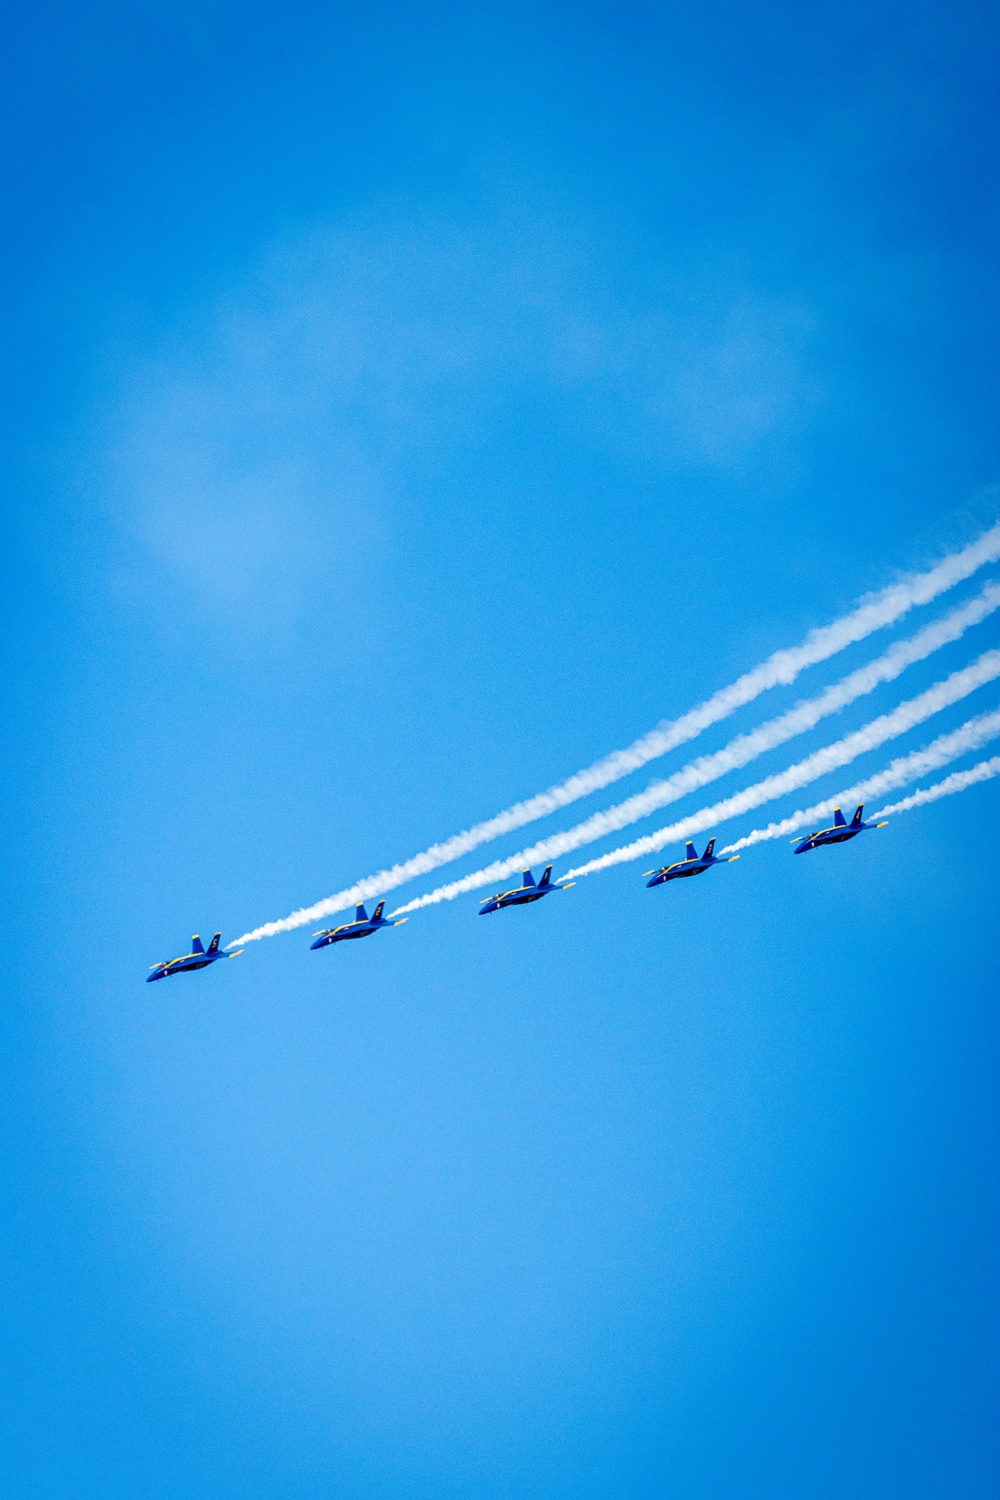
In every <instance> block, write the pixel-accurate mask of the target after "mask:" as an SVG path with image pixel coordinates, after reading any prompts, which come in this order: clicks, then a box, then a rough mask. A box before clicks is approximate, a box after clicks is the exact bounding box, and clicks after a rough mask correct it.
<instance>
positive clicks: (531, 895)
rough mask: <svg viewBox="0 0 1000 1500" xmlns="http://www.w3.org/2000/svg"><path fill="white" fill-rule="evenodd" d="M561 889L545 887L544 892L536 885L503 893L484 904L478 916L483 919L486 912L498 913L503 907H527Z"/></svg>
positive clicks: (555, 886) (553, 886) (556, 886)
mask: <svg viewBox="0 0 1000 1500" xmlns="http://www.w3.org/2000/svg"><path fill="white" fill-rule="evenodd" d="M561 889H562V887H561V886H558V885H549V886H546V887H545V889H544V890H542V889H540V888H539V887H538V886H537V885H528V886H519V887H518V888H517V890H516V891H504V893H503V895H502V896H494V897H493V900H492V901H487V902H485V904H484V905H483V906H482V908H481V909H480V913H479V915H480V916H482V917H485V915H486V913H487V912H490V911H500V910H501V909H502V908H503V907H505V906H527V905H528V904H529V903H530V902H532V901H541V899H542V897H543V896H548V895H549V894H550V893H551V892H552V891H558V890H561Z"/></svg>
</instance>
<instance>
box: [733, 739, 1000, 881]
mask: <svg viewBox="0 0 1000 1500" xmlns="http://www.w3.org/2000/svg"><path fill="white" fill-rule="evenodd" d="M997 735H1000V710H998V711H997V712H996V713H989V714H980V715H979V717H978V718H976V719H969V720H968V721H967V722H966V723H965V724H962V725H961V726H960V727H959V728H958V729H956V730H954V731H953V732H952V733H951V734H942V735H940V736H939V738H938V739H936V740H934V741H933V743H932V744H930V745H928V746H927V747H926V749H924V750H914V752H913V754H912V755H902V756H900V757H899V759H898V760H894V761H892V762H891V763H890V764H889V765H888V766H887V767H886V768H885V770H884V771H879V772H878V774H877V775H875V776H869V777H868V779H867V781H859V782H858V783H857V784H856V785H855V786H850V787H848V788H847V790H846V791H843V792H838V793H837V795H836V796H835V797H825V798H824V799H823V801H822V802H816V803H814V805H813V806H812V807H807V808H805V810H804V811H801V812H795V813H791V814H790V815H789V816H788V817H787V818H782V819H781V820H780V821H779V822H777V823H769V824H768V825H767V827H766V828H755V829H754V830H753V832H752V833H748V834H747V835H746V837H745V838H742V839H737V841H736V843H735V844H727V845H726V847H725V849H720V851H719V853H720V854H736V853H738V852H739V851H740V850H741V849H749V848H750V847H751V846H752V845H753V844H762V843H764V842H765V840H767V839H780V838H784V837H785V836H786V835H787V834H789V833H797V832H798V830H799V829H800V828H804V827H805V826H806V825H807V824H809V823H815V822H817V821H818V820H819V819H820V818H825V817H828V816H829V815H830V813H832V812H833V810H834V808H836V807H839V806H840V804H841V803H842V802H845V803H846V802H854V801H855V800H857V801H858V802H865V801H866V800H867V799H868V798H869V797H879V796H881V795H882V793H883V792H889V791H892V790H893V788H894V787H897V786H905V785H906V783H907V782H908V781H916V779H917V777H918V776H926V775H927V774H928V772H930V771H939V770H940V769H941V767H942V766H946V765H947V764H948V763H949V761H953V760H957V759H958V757H959V756H960V755H968V754H969V752H970V751H972V750H979V749H980V748H981V747H982V746H983V745H986V744H988V743H989V741H990V740H993V739H996V737H997ZM992 765H996V766H998V767H1000V756H994V758H993V760H990V761H982V762H981V763H980V764H979V765H978V766H973V768H972V770H970V771H956V772H955V774H954V775H953V776H949V777H947V779H946V780H945V781H941V782H939V783H938V785H937V786H936V787H931V788H930V789H929V790H928V791H926V792H915V793H914V794H913V796H912V797H907V798H906V799H905V800H904V801H903V802H897V803H895V804H894V805H893V806H892V807H883V809H882V811H881V812H879V813H873V814H872V817H873V818H885V817H887V816H888V815H889V814H890V813H896V812H906V811H907V810H908V809H909V808H911V807H919V806H920V805H921V804H922V803H924V802H936V801H937V799H938V797H949V796H950V795H951V793H952V792H961V791H963V790H964V789H965V787H967V786H972V785H973V783H974V782H976V781H986V780H988V779H989V777H990V776H993V775H995V774H996V773H995V772H994V771H989V772H986V771H984V770H983V767H984V766H992Z"/></svg>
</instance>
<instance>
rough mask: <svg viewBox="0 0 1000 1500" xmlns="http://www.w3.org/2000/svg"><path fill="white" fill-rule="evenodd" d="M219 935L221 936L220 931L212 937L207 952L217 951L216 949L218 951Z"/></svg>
mask: <svg viewBox="0 0 1000 1500" xmlns="http://www.w3.org/2000/svg"><path fill="white" fill-rule="evenodd" d="M221 936H222V933H221V932H217V933H216V934H215V937H214V938H213V939H212V941H211V942H210V943H209V945H208V951H209V953H218V951H219V939H220V937H221Z"/></svg>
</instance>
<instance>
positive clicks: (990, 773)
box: [873, 755, 1000, 818]
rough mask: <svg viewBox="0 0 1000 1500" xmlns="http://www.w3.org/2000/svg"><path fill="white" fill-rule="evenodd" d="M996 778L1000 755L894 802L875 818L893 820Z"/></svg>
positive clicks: (998, 774)
mask: <svg viewBox="0 0 1000 1500" xmlns="http://www.w3.org/2000/svg"><path fill="white" fill-rule="evenodd" d="M994 776H1000V755H994V756H993V757H992V758H991V759H990V760H981V761H980V762H979V764H978V765H977V766H971V767H970V768H969V770H968V771H954V772H953V773H952V774H951V775H950V776H946V777H945V779H944V780H943V781H937V782H935V783H934V785H933V786H928V787H924V788H922V789H921V790H920V791H919V792H914V793H913V795H912V797H904V798H903V800H902V802H892V803H890V805H889V806H888V807H883V808H882V810H881V812H877V813H875V814H874V815H873V816H874V817H875V818H891V817H894V816H895V814H896V813H902V812H909V811H910V809H911V808H914V807H924V806H925V805H926V804H927V803H928V802H937V801H938V800H939V799H940V798H941V797H954V795H955V793H956V792H964V791H965V789H966V787H970V786H978V784H979V782H981V781H991V780H992V778H993V777H994Z"/></svg>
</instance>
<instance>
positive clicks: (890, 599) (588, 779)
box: [227, 522, 1000, 948]
mask: <svg viewBox="0 0 1000 1500" xmlns="http://www.w3.org/2000/svg"><path fill="white" fill-rule="evenodd" d="M998 559H1000V522H998V523H997V524H996V525H994V526H992V527H991V528H990V530H989V531H986V532H984V533H983V535H982V536H980V537H978V538H977V539H976V540H975V541H974V542H971V543H970V544H969V545H968V546H967V547H964V548H962V550H961V551H959V552H954V553H952V554H950V555H949V556H948V557H945V558H943V559H942V560H941V562H939V563H937V564H936V565H935V566H934V567H933V568H931V569H929V570H928V571H927V572H925V573H917V574H912V575H911V576H910V577H908V578H904V579H902V580H901V581H900V582H899V583H895V584H891V585H890V586H889V587H888V588H886V589H883V590H882V591H881V592H880V593H877V594H873V595H872V596H871V597H870V598H868V599H866V600H864V601H862V602H861V604H859V606H858V607H857V608H856V609H855V610H853V611H851V613H849V614H847V615H844V616H842V617H841V619H839V620H835V621H834V622H833V623H832V624H831V625H825V626H823V627H821V628H819V629H816V630H811V631H810V632H809V634H808V635H807V636H806V638H805V640H804V641H802V642H801V643H800V644H799V645H798V646H794V647H792V648H790V649H785V650H781V651H776V652H774V653H773V654H772V655H771V656H769V657H768V658H767V660H766V661H764V662H761V663H760V665H759V666H756V667H754V668H753V669H752V670H751V671H750V672H746V673H744V675H743V676H742V677H739V678H737V680H736V681H735V682H734V683H731V684H730V685H729V687H726V688H722V689H720V690H719V692H717V693H715V694H713V696H712V697H711V698H709V699H707V700H706V702H704V703H702V704H700V705H699V706H698V707H696V708H693V709H691V710H690V711H689V712H688V713H686V714H683V715H681V717H680V718H679V719H675V720H673V721H672V722H670V721H665V722H664V723H662V724H659V725H658V726H657V727H656V728H655V729H653V730H651V731H650V732H649V733H648V734H645V735H643V736H642V737H641V738H640V739H638V740H636V741H635V742H634V743H633V744H631V745H630V746H628V748H627V749H624V750H616V751H613V752H612V754H611V755H607V756H605V757H603V758H602V759H601V760H598V761H595V762H594V764H593V765H591V766H588V767H587V768H586V769H584V770H582V771H578V772H577V773H576V774H575V775H573V776H571V777H570V778H569V779H568V780H567V781H564V782H562V783H561V784H559V785H557V786H552V787H549V789H548V790H547V791H545V792H540V793H539V794H538V795H537V796H535V797H530V798H528V799H527V801H525V802H518V803H516V804H515V805H514V806H513V807H509V808H507V809H505V811H503V812H501V813H498V814H496V816H495V817H492V818H488V819H487V820H486V821H485V822H483V823H477V824H475V825H474V827H472V828H469V829H466V830H464V831H463V832H462V833H457V834H454V835H453V836H452V837H451V838H449V839H445V840H444V842H443V843H440V844H432V845H431V847H430V848H429V849H425V850H424V851H423V852H422V853H420V854H416V855H414V856H413V857H412V858H410V859H408V860H404V861H403V862H402V863H400V864H397V865H393V866H392V868H391V869H388V870H380V871H378V873H377V874H374V875H368V876H366V877H364V878H363V879H362V880H359V881H356V882H355V884H354V885H351V886H348V887H347V889H346V890H342V891H338V892H336V894H335V895H332V896H328V897H326V898H325V899H324V900H322V901H317V902H315V903H314V904H313V905H311V906H306V907H302V908H300V910H298V911H295V912H292V913H291V915H290V916H287V917H282V918H281V919H280V920H278V921H275V922H265V923H263V924H262V925H261V926H259V927H255V928H254V929H253V931H252V932H245V933H244V934H243V935H242V937H238V938H236V939H235V940H234V942H233V943H230V944H227V947H230V948H232V947H236V946H242V945H243V944H245V943H251V942H255V941H257V940H258V939H260V938H264V937H273V936H274V935H275V934H277V933H279V932H290V931H291V930H293V929H294V928H296V927H304V926H305V925H306V924H307V923H309V922H314V921H318V920H319V919H320V918H322V917H326V916H330V915H332V914H333V913H335V912H339V911H346V910H347V909H348V908H349V907H351V906H353V905H354V904H355V903H356V902H358V901H365V900H368V899H369V898H372V897H375V896H381V895H384V894H385V893H386V892H387V891H392V890H395V889H396V888H397V887H398V886H400V885H403V884H405V883H406V882H407V881H409V880H413V879H415V878H416V877H417V876H419V875H427V874H429V873H430V872H431V871H432V870H436V869H439V868H440V867H441V866H442V865H446V864H450V863H451V862H452V861H453V860H456V859H459V858H461V856H462V855H464V854H468V853H470V852H471V851H472V850H473V849H477V848H479V846H480V845H482V844H486V843H490V842H491V841H492V840H493V839H496V838H499V837H500V836H501V835H503V834H505V833H511V832H513V831H514V830H515V829H517V828H523V827H524V826H525V825H526V824H528V823H533V822H535V821H537V819H539V818H544V817H547V816H548V815H549V814H550V813H553V812H556V811H558V810H559V809H560V808H562V807H567V806H569V804H570V803H572V802H576V801H578V800H579V799H580V798H581V797H587V796H589V795H590V794H591V793H592V792H596V791H599V790H600V789H601V788H602V787H605V786H609V785H610V784H611V783H612V782H614V781H619V780H620V779H621V778H622V777H623V776H627V775H629V774H630V773H631V772H632V771H636V770H638V769H639V768H640V767H641V766H644V765H647V764H648V763H649V762H650V761H651V760H656V759H657V758H658V757H659V756H661V755H665V754H666V753H667V752H668V751H669V750H673V749H675V748H676V747H677V746H678V745H683V744H686V743H687V742H688V741H690V740H693V739H695V738H696V737H697V735H699V734H701V732H702V731H703V730H704V729H707V728H708V727H709V726H710V725H712V724H717V723H719V722H720V721H721V720H722V719H725V718H728V717H729V715H730V714H732V713H734V712H735V711H736V709H738V708H740V707H742V706H744V705H745V704H747V703H750V702H752V701H753V700H754V699H755V698H757V697H759V696H760V694H761V693H763V692H766V691H767V690H768V689H769V688H772V687H777V686H779V685H781V686H788V685H790V684H791V683H793V682H794V681H795V679H796V678H797V677H798V676H799V674H800V673H801V672H803V671H804V670H805V669H806V668H807V667H810V666H815V665H816V664H818V663H819V662H822V661H827V660H828V659H829V658H830V657H831V656H835V655H836V654H837V652H839V651H842V650H843V649H844V648H845V647H846V646H850V645H853V644H854V643H855V642H857V641H861V640H864V639H865V637H867V636H869V635H871V634H872V633H873V632H874V631H876V630H881V629H883V628H885V627H886V626H888V625H892V624H894V623H895V622H896V621H897V620H899V619H901V618H902V616H903V615H905V614H907V613H908V612H909V611H910V610H911V609H913V608H915V607H916V606H918V605H923V604H929V603H930V602H931V601H932V600H933V599H936V598H938V597H939V596H940V595H941V594H943V593H946V592H947V591H948V589H951V588H954V587H955V585H956V584H958V583H961V582H963V581H964V580H965V579H967V578H970V577H972V575H973V574H974V573H976V572H977V571H978V570H979V569H980V568H982V567H984V566H986V564H988V563H992V562H996V561H997V560H998Z"/></svg>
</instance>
